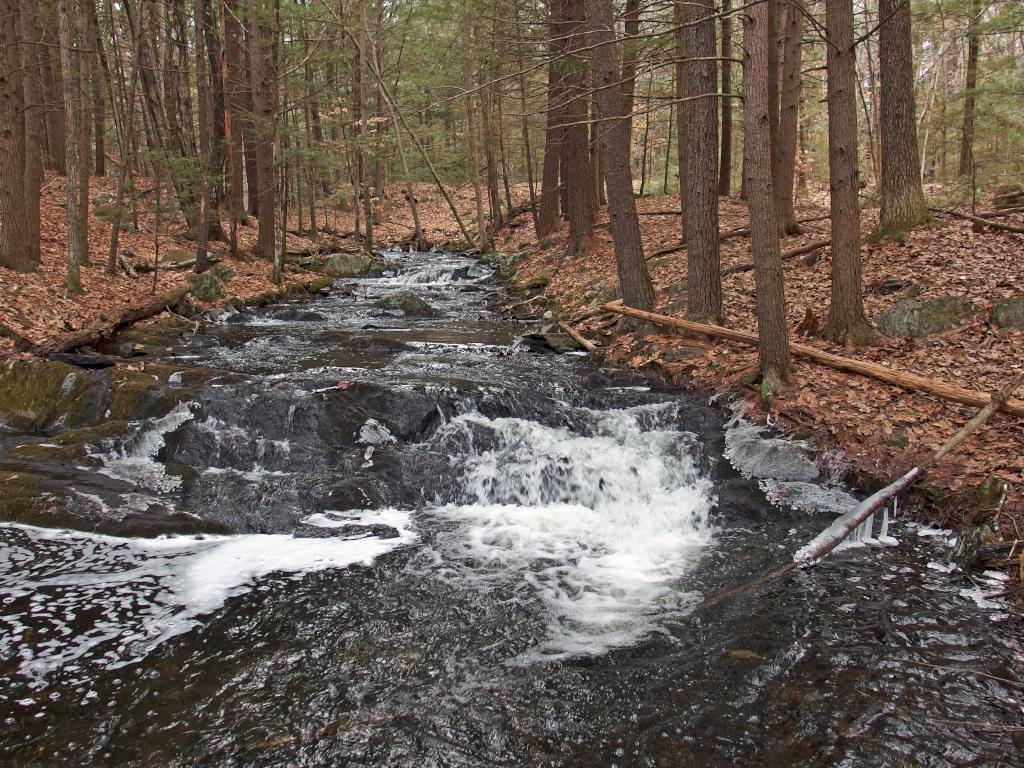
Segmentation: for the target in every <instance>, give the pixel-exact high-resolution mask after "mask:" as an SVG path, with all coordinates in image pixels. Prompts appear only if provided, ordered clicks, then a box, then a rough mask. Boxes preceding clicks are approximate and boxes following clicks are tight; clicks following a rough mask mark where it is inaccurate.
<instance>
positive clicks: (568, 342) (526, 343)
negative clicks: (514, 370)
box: [519, 333, 583, 355]
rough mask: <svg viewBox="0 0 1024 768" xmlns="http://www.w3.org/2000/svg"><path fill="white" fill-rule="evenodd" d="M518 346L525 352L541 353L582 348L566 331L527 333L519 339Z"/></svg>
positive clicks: (559, 352)
mask: <svg viewBox="0 0 1024 768" xmlns="http://www.w3.org/2000/svg"><path fill="white" fill-rule="evenodd" d="M519 346H520V348H521V349H524V350H526V351H527V352H533V353H536V354H542V355H561V354H563V353H565V352H576V351H579V350H582V349H583V347H582V346H581V345H580V343H579V342H578V341H576V340H575V339H574V338H573V337H572V336H570V335H569V334H567V333H528V334H526V335H525V336H523V337H521V338H520V339H519Z"/></svg>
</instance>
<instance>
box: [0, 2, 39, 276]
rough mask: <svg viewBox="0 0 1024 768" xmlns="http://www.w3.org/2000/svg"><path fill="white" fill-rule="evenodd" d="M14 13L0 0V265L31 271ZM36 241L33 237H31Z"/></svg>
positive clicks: (21, 77)
mask: <svg viewBox="0 0 1024 768" xmlns="http://www.w3.org/2000/svg"><path fill="white" fill-rule="evenodd" d="M20 27H21V24H20V11H19V4H18V3H17V2H16V0H0V266H3V267H7V268H9V269H13V270H16V271H18V272H31V271H33V270H34V269H35V268H36V265H37V264H38V262H39V257H38V248H36V249H35V253H33V247H32V229H33V222H32V212H31V208H30V204H29V200H28V197H29V196H30V195H31V190H28V189H26V182H27V180H28V174H27V163H26V157H25V152H26V146H27V139H28V137H27V136H26V130H25V129H26V98H25V83H24V81H25V79H26V74H27V73H26V72H25V70H24V68H23V55H22V49H23V48H25V47H27V46H26V45H24V44H22V45H19V44H18V40H19V38H20V37H21V35H20V34H19V29H20ZM36 240H37V242H38V237H37V238H36Z"/></svg>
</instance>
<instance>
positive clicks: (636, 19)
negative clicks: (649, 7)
mask: <svg viewBox="0 0 1024 768" xmlns="http://www.w3.org/2000/svg"><path fill="white" fill-rule="evenodd" d="M622 20H623V22H624V23H625V33H626V36H625V38H624V39H623V41H622V93H623V95H624V96H625V97H626V100H625V105H624V107H623V109H625V113H626V125H627V127H628V129H629V132H630V141H632V135H633V102H634V100H635V99H636V57H637V47H638V46H639V42H638V41H637V40H636V36H637V35H638V34H639V33H640V0H626V8H625V12H624V13H623V15H622Z"/></svg>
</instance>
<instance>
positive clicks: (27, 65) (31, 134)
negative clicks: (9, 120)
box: [14, 2, 46, 268]
mask: <svg viewBox="0 0 1024 768" xmlns="http://www.w3.org/2000/svg"><path fill="white" fill-rule="evenodd" d="M14 7H16V8H18V9H19V22H20V24H21V26H20V29H21V39H22V40H23V41H25V43H24V44H22V45H21V63H22V66H23V67H24V70H25V73H24V79H23V92H24V94H25V153H24V157H25V174H24V187H23V191H24V203H23V204H24V206H25V216H26V217H27V219H28V238H27V240H26V243H25V246H24V249H25V252H27V253H28V256H29V259H30V261H31V262H32V265H33V268H34V267H35V265H36V264H38V263H39V258H40V252H39V246H40V243H39V234H40V205H39V202H40V201H39V198H40V192H41V189H42V184H43V147H42V140H43V137H44V136H45V135H46V133H45V129H44V127H43V110H42V106H41V104H42V99H43V92H42V83H41V82H40V69H39V52H38V49H37V47H36V46H35V45H34V44H32V43H34V41H36V40H38V39H39V35H38V26H37V24H36V17H35V8H33V7H32V4H31V3H17V2H15V3H14Z"/></svg>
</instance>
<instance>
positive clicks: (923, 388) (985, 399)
mask: <svg viewBox="0 0 1024 768" xmlns="http://www.w3.org/2000/svg"><path fill="white" fill-rule="evenodd" d="M601 306H602V307H604V308H605V309H608V310H609V311H611V312H617V313H619V314H621V315H631V316H632V317H639V318H641V319H643V320H648V321H649V322H652V323H655V324H656V325H664V326H668V327H670V328H677V329H679V330H683V331H688V332H690V333H699V334H701V335H703V336H711V337H712V338H718V339H728V340H730V341H738V342H740V343H741V344H749V345H750V346H754V347H756V346H757V334H756V333H749V332H747V331H737V330H734V329H732V328H723V327H721V326H718V325H706V324H704V323H694V322H691V321H689V320H681V319H679V318H677V317H669V316H668V315H659V314H656V313H654V312H644V311H643V310H641V309H633V307H627V306H625V305H623V304H621V303H617V302H612V303H610V304H602V305H601ZM789 349H790V352H792V353H793V354H794V355H796V356H798V357H806V358H808V359H810V360H813V361H815V362H816V363H821V364H822V365H826V366H828V367H829V368H835V369H837V370H840V371H848V372H849V373H859V374H860V375H862V376H867V377H869V378H872V379H878V380H879V381H884V382H886V383H888V384H895V385H896V386H898V387H902V388H903V389H908V390H911V391H915V392H926V393H927V394H929V395H935V396H936V397H940V398H942V399H943V400H950V401H952V402H955V403H963V404H964V405H973V406H976V407H979V408H980V407H983V406H985V405H987V404H988V403H989V401H990V397H989V395H987V394H985V393H984V392H978V391H975V390H972V389H966V388H964V387H958V386H956V385H955V384H947V383H945V382H942V381H938V380H936V379H929V378H928V377H926V376H920V375H918V374H916V373H907V372H904V371H898V370H894V369H892V368H886V367H885V366H883V365H879V364H878V363H869V362H867V361H865V360H853V359H851V358H848V357H841V356H840V355H833V354H831V353H829V352H823V351H821V350H820V349H816V348H814V347H809V346H807V345H805V344H797V343H795V342H790V345H789ZM1002 409H1003V410H1004V411H1006V412H1007V413H1011V414H1013V415H1014V416H1024V401H1021V400H1016V399H1011V400H1007V401H1006V403H1004V404H1003V406H1002Z"/></svg>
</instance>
